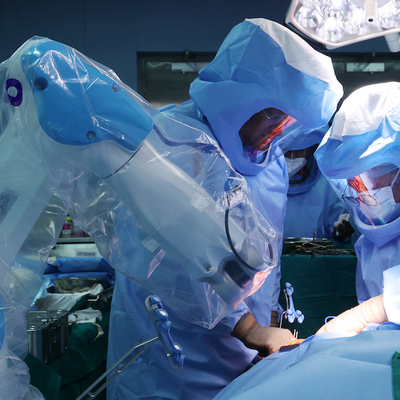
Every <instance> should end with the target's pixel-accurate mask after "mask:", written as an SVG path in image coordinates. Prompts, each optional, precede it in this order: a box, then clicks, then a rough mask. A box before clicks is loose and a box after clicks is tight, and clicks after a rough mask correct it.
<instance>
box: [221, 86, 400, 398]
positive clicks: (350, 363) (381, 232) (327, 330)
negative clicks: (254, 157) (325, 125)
mask: <svg viewBox="0 0 400 400" xmlns="http://www.w3.org/2000/svg"><path fill="white" fill-rule="evenodd" d="M399 132H400V83H398V82H389V83H382V84H377V85H370V86H366V87H363V88H361V89H358V90H357V91H355V92H353V93H352V94H351V95H350V96H349V97H348V98H347V99H346V100H345V101H344V102H343V105H342V107H341V109H340V110H339V112H338V113H337V114H336V116H335V119H334V121H333V125H332V128H331V130H330V131H329V133H328V135H327V136H326V137H325V138H324V140H323V142H322V143H321V145H320V147H319V148H318V150H317V152H316V154H315V157H316V159H317V160H318V162H319V165H320V168H321V170H322V171H323V172H324V173H325V174H326V176H327V178H328V179H329V180H330V181H331V182H332V184H334V185H335V186H334V187H335V190H337V192H338V193H341V195H343V198H344V199H345V201H348V202H349V203H350V205H351V207H350V209H351V212H352V213H353V215H354V219H355V222H356V224H357V227H358V228H359V229H360V231H361V233H362V235H361V237H360V238H359V240H358V242H357V244H356V249H357V255H358V257H359V265H358V268H359V269H360V270H359V274H358V276H357V278H358V279H357V289H358V294H359V296H360V295H362V299H361V301H360V304H359V305H358V306H356V307H354V308H352V309H349V310H347V311H345V312H343V313H342V314H340V315H339V316H337V317H335V318H333V319H331V320H330V321H329V322H328V323H326V324H325V325H324V326H322V327H321V328H320V329H319V330H318V332H317V335H315V336H311V337H310V338H307V339H306V340H305V341H303V342H302V343H300V345H299V346H298V347H297V348H294V349H292V350H288V351H279V352H277V353H274V354H272V355H270V356H269V357H267V358H265V359H264V360H261V361H260V362H259V363H258V364H256V365H255V366H254V367H253V368H251V369H250V370H249V371H248V372H246V373H245V374H243V375H242V376H240V377H239V378H237V379H236V380H235V381H233V382H232V383H231V384H230V385H228V386H227V387H226V388H225V389H224V390H223V391H221V392H220V394H219V395H218V396H216V397H215V400H236V399H240V400H250V399H255V398H257V399H269V398H278V397H279V398H281V399H284V400H295V399H309V400H314V399H315V400H317V399H318V400H320V399H344V400H353V399H364V400H375V399H393V398H398V397H399V396H400V369H399V366H400V358H399V357H400V351H399V350H400V262H399V260H400V257H399V256H400V254H399V248H400V246H399V243H400V225H399V224H400V179H399V178H398V175H399V168H400V147H399V143H400V142H399V140H400V139H399V138H398V134H399ZM361 279H365V282H362V281H360V280H361ZM372 294H373V295H372Z"/></svg>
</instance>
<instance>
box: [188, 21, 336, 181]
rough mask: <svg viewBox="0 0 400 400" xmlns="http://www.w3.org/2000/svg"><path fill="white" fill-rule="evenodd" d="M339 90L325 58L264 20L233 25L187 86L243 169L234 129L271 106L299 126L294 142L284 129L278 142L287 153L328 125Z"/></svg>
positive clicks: (219, 137) (239, 142)
mask: <svg viewBox="0 0 400 400" xmlns="http://www.w3.org/2000/svg"><path fill="white" fill-rule="evenodd" d="M342 94H343V89H342V86H341V84H340V83H339V82H338V81H337V79H336V77H335V73H334V70H333V66H332V62H331V59H330V58H329V57H327V56H325V55H323V54H321V53H318V52H317V51H315V50H314V49H313V48H311V47H310V46H309V45H308V44H307V43H306V42H305V41H304V40H303V39H301V38H300V37H298V36H297V35H296V34H295V33H293V32H291V31H289V30H288V29H287V28H285V27H283V26H282V25H280V24H277V23H275V22H273V21H269V20H266V19H248V20H245V21H244V22H242V23H240V24H238V25H237V26H235V27H234V28H233V29H232V31H231V32H230V33H229V34H228V36H227V37H226V39H225V40H224V42H223V43H222V45H221V47H220V49H219V50H218V52H217V54H216V56H215V58H214V60H213V61H212V62H211V63H210V64H209V65H208V66H206V67H205V68H204V69H202V70H201V71H200V73H199V77H198V78H197V79H196V80H195V81H194V82H193V83H192V84H191V87H190V95H191V98H192V99H193V101H194V102H195V104H196V105H197V107H198V108H199V110H200V111H201V113H202V114H204V116H205V117H206V118H207V120H208V122H209V123H210V125H211V127H212V129H213V131H214V134H215V136H216V137H217V139H218V141H219V142H220V144H221V146H222V148H223V150H224V151H225V153H226V154H227V156H228V158H230V159H231V161H232V162H233V164H234V166H235V167H236V168H237V169H238V170H239V171H241V172H243V173H246V166H245V165H243V160H241V159H240V158H241V154H242V151H243V146H242V143H241V140H240V138H239V137H238V135H237V133H238V132H239V130H240V128H241V127H242V125H243V124H244V123H245V122H246V121H247V120H248V119H249V118H250V117H251V116H252V115H254V114H255V113H257V112H259V111H260V110H262V109H265V108H269V107H273V108H277V109H279V110H281V111H283V112H285V113H286V114H288V115H290V116H291V117H293V118H295V119H296V121H297V122H298V124H300V125H301V126H302V127H303V129H302V130H301V132H299V131H298V130H295V133H296V138H295V139H293V140H290V139H289V138H288V137H286V136H285V135H286V133H285V132H284V134H283V137H282V138H281V139H280V140H279V145H280V146H281V147H282V145H283V150H284V151H285V150H288V149H289V148H290V147H291V146H293V144H295V143H296V142H298V141H300V140H301V139H303V138H304V137H305V136H306V135H307V134H308V133H309V132H310V131H312V130H314V129H318V128H320V127H322V126H324V125H326V124H327V123H328V121H329V120H330V118H331V117H332V115H333V113H334V112H335V111H336V107H337V103H338V101H339V99H340V98H341V97H342ZM289 132H291V131H290V130H289ZM292 132H293V130H292ZM254 173H256V172H254V171H250V174H254Z"/></svg>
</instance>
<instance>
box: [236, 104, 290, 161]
mask: <svg viewBox="0 0 400 400" xmlns="http://www.w3.org/2000/svg"><path fill="white" fill-rule="evenodd" d="M295 122H296V120H295V119H294V118H292V117H291V116H289V115H287V114H285V113H284V112H283V111H281V110H278V109H277V108H273V107H269V108H265V109H263V110H261V111H260V112H258V113H256V114H254V115H253V116H252V117H251V118H250V119H249V120H248V121H247V122H246V123H245V124H244V125H243V126H242V128H241V129H240V131H239V136H240V139H241V140H242V144H243V152H244V156H245V157H246V158H248V159H250V161H252V162H254V163H256V164H259V163H262V162H264V161H265V159H266V157H267V155H268V154H269V153H270V148H271V145H272V143H273V142H274V141H277V140H279V138H281V137H282V136H283V135H284V133H285V131H286V130H287V129H288V128H289V127H290V126H291V125H293V124H294V123H295ZM274 147H275V146H274ZM271 160H272V159H271Z"/></svg>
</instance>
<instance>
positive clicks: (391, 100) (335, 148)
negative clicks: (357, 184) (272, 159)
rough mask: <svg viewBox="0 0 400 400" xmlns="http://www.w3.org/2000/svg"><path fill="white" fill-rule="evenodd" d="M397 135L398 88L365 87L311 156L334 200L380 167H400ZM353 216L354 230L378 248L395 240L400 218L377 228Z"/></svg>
mask: <svg viewBox="0 0 400 400" xmlns="http://www.w3.org/2000/svg"><path fill="white" fill-rule="evenodd" d="M399 131H400V83H398V82H388V83H380V84H375V85H368V86H365V87H363V88H360V89H358V90H356V91H354V92H353V93H351V94H350V96H349V97H348V98H347V99H346V100H345V101H344V102H343V104H342V106H341V108H340V110H339V111H338V113H337V114H336V115H335V118H334V120H333V124H332V127H331V129H330V130H329V131H328V133H327V134H326V135H325V137H324V139H323V140H322V142H321V144H320V146H319V147H318V149H317V151H316V152H315V155H314V157H315V158H316V160H317V162H318V166H319V168H320V170H321V171H322V173H323V174H324V175H325V176H326V177H327V179H328V180H329V182H330V184H331V185H332V187H333V189H334V190H335V191H336V193H337V195H338V196H340V197H341V196H342V193H344V190H345V188H346V187H347V182H348V181H347V179H350V178H353V177H355V176H358V175H360V174H362V173H363V172H365V171H367V170H370V169H371V168H374V167H377V166H380V165H383V164H385V165H386V164H393V165H394V166H397V167H400V158H399V155H400V137H399ZM353 216H354V220H355V223H356V225H357V227H358V230H359V231H360V232H361V233H362V234H364V235H365V236H366V237H368V239H369V240H371V241H372V242H374V243H375V244H376V245H378V246H381V245H383V244H384V243H387V242H388V241H389V240H392V239H393V238H395V237H397V236H398V232H399V228H400V218H397V219H395V220H393V221H392V222H389V223H385V224H384V225H377V226H375V225H371V224H367V223H365V222H364V221H362V220H361V219H360V218H359V216H358V214H357V210H356V211H355V212H354V213H353Z"/></svg>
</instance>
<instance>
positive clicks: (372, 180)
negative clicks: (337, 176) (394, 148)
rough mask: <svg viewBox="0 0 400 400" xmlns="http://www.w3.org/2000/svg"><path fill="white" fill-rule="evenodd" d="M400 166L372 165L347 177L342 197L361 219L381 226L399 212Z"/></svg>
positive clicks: (369, 223) (395, 216) (394, 217)
mask: <svg viewBox="0 0 400 400" xmlns="http://www.w3.org/2000/svg"><path fill="white" fill-rule="evenodd" d="M399 175H400V170H399V168H398V167H397V166H396V165H394V164H385V165H380V166H378V167H374V168H371V169H369V170H367V171H365V172H363V173H362V174H360V175H357V176H355V177H353V178H350V179H348V180H347V186H346V187H345V189H344V190H343V193H342V198H343V200H344V201H345V202H346V203H347V204H348V205H350V206H351V207H352V208H353V210H354V212H355V213H356V214H357V215H358V217H359V218H360V220H361V221H362V222H364V223H366V224H368V225H373V226H378V225H384V224H387V223H389V222H392V221H393V220H394V219H396V218H398V217H399V216H400V204H399V202H400V176H399Z"/></svg>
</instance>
